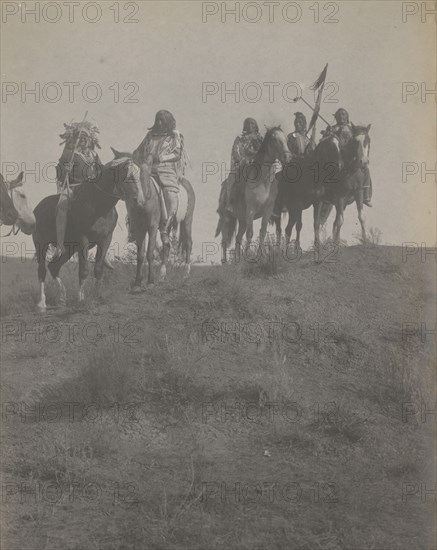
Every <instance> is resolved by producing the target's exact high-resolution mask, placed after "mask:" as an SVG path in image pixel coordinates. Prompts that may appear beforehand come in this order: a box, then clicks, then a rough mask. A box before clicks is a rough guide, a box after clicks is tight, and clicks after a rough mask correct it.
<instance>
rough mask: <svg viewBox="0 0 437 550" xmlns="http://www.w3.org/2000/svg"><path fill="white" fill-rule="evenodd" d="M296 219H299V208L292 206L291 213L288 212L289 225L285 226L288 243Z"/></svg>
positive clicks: (287, 242)
mask: <svg viewBox="0 0 437 550" xmlns="http://www.w3.org/2000/svg"><path fill="white" fill-rule="evenodd" d="M296 221H297V210H296V208H295V207H291V208H290V209H289V214H288V224H287V227H286V228H285V242H286V244H287V245H288V244H289V243H290V240H291V234H292V232H293V227H294V224H295V223H296Z"/></svg>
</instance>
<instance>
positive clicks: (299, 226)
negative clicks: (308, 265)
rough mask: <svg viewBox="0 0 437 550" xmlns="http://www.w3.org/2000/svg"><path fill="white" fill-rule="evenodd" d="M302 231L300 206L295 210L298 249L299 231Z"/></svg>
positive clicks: (298, 246)
mask: <svg viewBox="0 0 437 550" xmlns="http://www.w3.org/2000/svg"><path fill="white" fill-rule="evenodd" d="M301 231H302V208H300V209H299V210H298V211H297V221H296V248H297V249H298V250H300V232H301Z"/></svg>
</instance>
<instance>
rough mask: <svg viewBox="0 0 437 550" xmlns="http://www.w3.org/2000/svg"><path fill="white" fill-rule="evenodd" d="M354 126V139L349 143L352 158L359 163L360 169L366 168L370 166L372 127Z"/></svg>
mask: <svg viewBox="0 0 437 550" xmlns="http://www.w3.org/2000/svg"><path fill="white" fill-rule="evenodd" d="M351 126H352V134H353V138H352V140H351V141H350V142H349V143H351V152H350V153H349V154H350V155H352V158H353V159H354V160H355V161H356V162H357V163H358V166H359V167H360V168H364V167H365V166H367V165H368V164H369V154H370V136H369V132H370V127H371V126H372V125H371V124H369V125H368V126H354V125H353V124H352V125H351Z"/></svg>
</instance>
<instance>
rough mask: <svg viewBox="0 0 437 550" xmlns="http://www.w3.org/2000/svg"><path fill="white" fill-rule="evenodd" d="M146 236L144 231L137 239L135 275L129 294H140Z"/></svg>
mask: <svg viewBox="0 0 437 550" xmlns="http://www.w3.org/2000/svg"><path fill="white" fill-rule="evenodd" d="M141 233H143V232H141ZM146 234H147V231H144V234H141V236H140V237H137V242H136V244H137V271H136V274H135V281H134V284H133V285H132V289H131V292H134V293H135V292H141V283H142V282H143V263H144V245H145V242H146ZM152 261H153V258H152Z"/></svg>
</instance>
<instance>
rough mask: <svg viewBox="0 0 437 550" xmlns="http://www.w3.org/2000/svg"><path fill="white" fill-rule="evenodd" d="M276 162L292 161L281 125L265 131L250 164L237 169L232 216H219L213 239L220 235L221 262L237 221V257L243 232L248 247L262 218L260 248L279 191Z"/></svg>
mask: <svg viewBox="0 0 437 550" xmlns="http://www.w3.org/2000/svg"><path fill="white" fill-rule="evenodd" d="M276 160H280V161H281V162H282V163H287V162H289V161H290V160H291V153H290V151H289V149H288V146H287V139H286V137H285V134H284V132H283V131H282V130H281V128H280V126H275V127H273V128H270V129H268V130H267V132H266V135H265V136H264V139H263V142H262V144H261V147H260V148H259V150H258V152H257V154H256V156H255V159H254V160H253V162H251V163H250V164H248V165H246V166H244V167H243V168H242V169H241V170H240V173H239V174H238V178H237V179H240V183H238V185H239V196H238V198H237V201H236V205H235V210H234V214H232V213H230V212H224V213H221V214H220V219H219V223H218V226H217V230H216V235H215V236H216V237H218V235H219V234H220V233H221V234H222V263H226V261H227V248H228V246H229V245H230V244H231V241H232V237H233V235H234V233H235V229H236V225H237V221H238V232H237V235H236V238H235V250H236V254H237V257H238V256H239V254H240V250H241V241H242V239H243V235H244V233H245V232H246V241H247V245H248V246H249V245H250V242H251V241H252V238H253V221H254V220H256V219H258V218H262V222H261V230H260V235H259V244H260V246H261V247H262V245H263V243H264V239H265V236H266V232H267V224H268V221H269V219H270V217H271V215H272V211H273V207H274V204H275V200H276V195H277V192H278V187H277V180H276V178H275V168H274V164H275V161H276Z"/></svg>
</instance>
